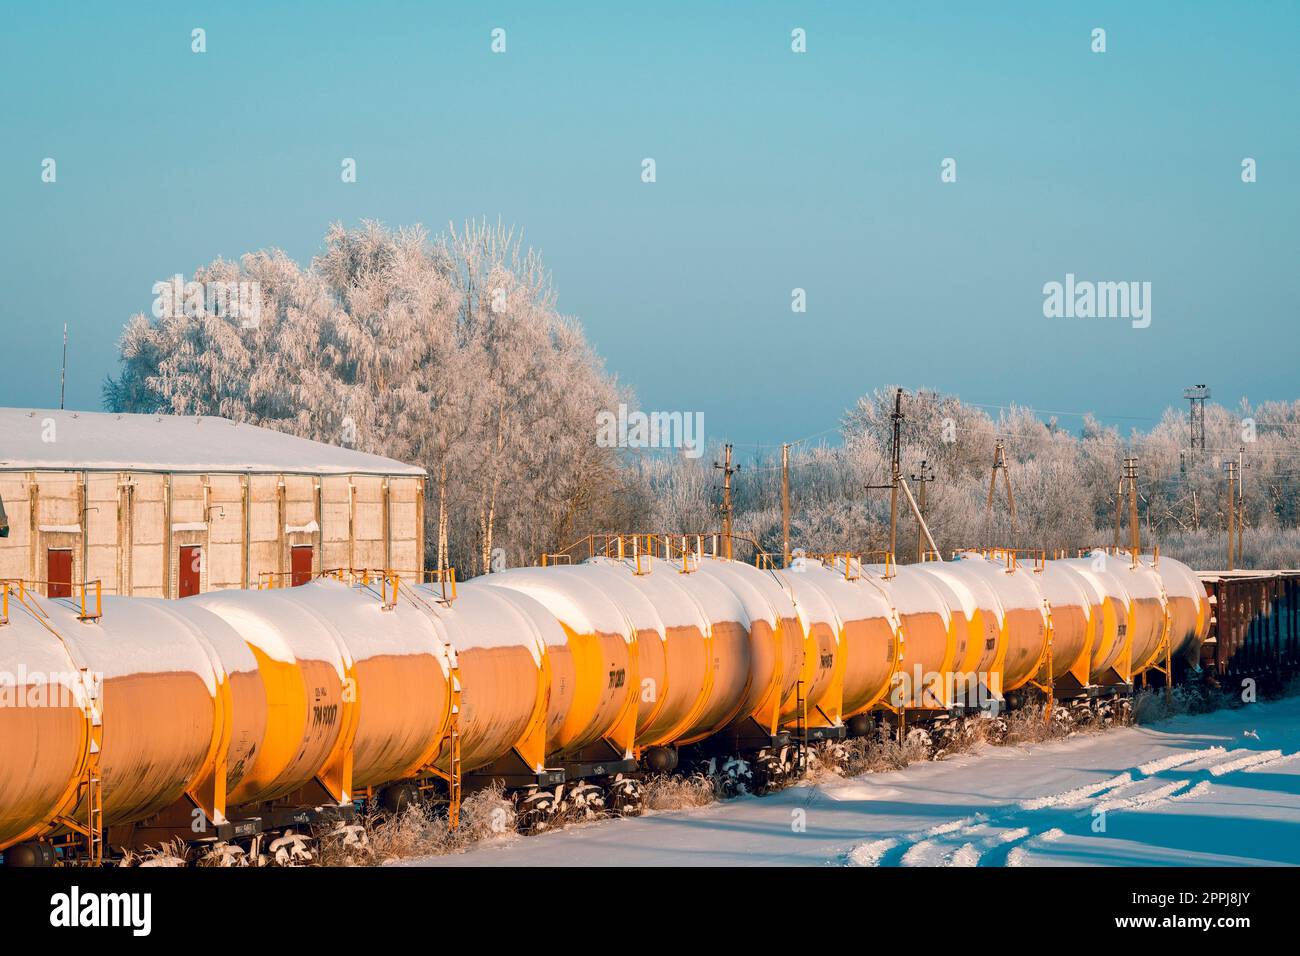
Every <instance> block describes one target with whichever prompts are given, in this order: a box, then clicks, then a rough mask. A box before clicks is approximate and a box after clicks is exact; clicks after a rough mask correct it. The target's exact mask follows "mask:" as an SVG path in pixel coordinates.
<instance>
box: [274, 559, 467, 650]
mask: <svg viewBox="0 0 1300 956" xmlns="http://www.w3.org/2000/svg"><path fill="white" fill-rule="evenodd" d="M276 593H277V594H278V595H279V596H280V597H281V598H283V599H284V600H287V601H292V602H294V603H297V604H299V605H302V606H304V607H306V608H308V609H311V610H314V611H316V612H318V613H319V614H321V615H323V616H324V617H325V618H326V619H328V620H329V622H330V624H332V625H333V626H334V627H335V628H336V629H337V630H338V632H339V634H340V636H341V637H342V638H343V640H344V642H345V643H346V644H347V647H348V650H349V652H351V655H352V659H353V660H354V661H358V660H368V659H370V658H372V657H379V656H381V655H392V656H410V655H425V654H428V655H433V656H435V657H437V658H438V660H439V661H441V660H442V659H443V645H442V639H441V637H440V636H439V635H438V633H437V630H436V628H435V626H434V624H433V622H432V621H431V620H430V619H429V615H428V613H427V612H426V611H424V610H423V609H422V608H419V607H416V606H415V605H413V604H412V603H411V602H410V601H408V600H405V599H403V600H399V601H398V602H396V603H395V604H394V605H393V606H392V607H390V608H388V609H387V610H385V609H384V601H383V597H384V595H383V594H382V593H381V589H380V587H379V585H377V584H376V585H372V586H368V587H349V586H348V585H346V584H344V583H342V582H341V581H333V580H330V579H328V578H317V579H316V580H315V581H311V582H308V583H307V584H304V585H302V586H301V587H296V588H284V589H281V590H279V591H277V592H276Z"/></svg>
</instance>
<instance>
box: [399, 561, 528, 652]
mask: <svg viewBox="0 0 1300 956" xmlns="http://www.w3.org/2000/svg"><path fill="white" fill-rule="evenodd" d="M492 576H493V577H495V575H492ZM419 590H421V591H423V592H425V593H426V594H428V595H431V596H432V595H435V594H437V595H440V594H441V589H438V590H435V589H434V587H433V586H432V585H421V586H420V588H419ZM503 590H504V589H503V588H500V587H497V586H495V584H492V585H489V584H486V583H483V580H482V578H478V579H475V580H473V581H467V582H465V583H464V584H462V585H460V586H459V587H458V589H457V596H456V600H455V601H453V602H452V604H451V607H449V608H442V607H439V614H440V615H441V616H442V617H443V618H444V619H445V620H447V621H448V622H449V624H450V627H449V628H448V633H449V634H450V635H451V640H452V641H453V642H454V643H455V645H456V652H457V654H460V653H462V652H464V651H467V650H474V649H476V648H498V647H521V648H523V649H525V650H527V651H528V653H529V654H531V655H532V658H533V663H535V664H536V665H537V666H539V667H540V666H541V663H542V655H543V654H544V653H545V652H546V647H545V644H544V643H543V639H542V635H541V634H540V633H539V632H538V629H537V627H536V626H535V624H534V621H535V619H536V615H535V614H524V613H523V612H522V611H520V610H519V602H518V601H512V600H510V596H507V595H504V594H502V593H501V592H502V591H503ZM514 597H516V598H518V597H520V595H514Z"/></svg>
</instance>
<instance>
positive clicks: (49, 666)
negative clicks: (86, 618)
mask: <svg viewBox="0 0 1300 956" xmlns="http://www.w3.org/2000/svg"><path fill="white" fill-rule="evenodd" d="M3 634H4V640H3V641H0V702H4V701H6V700H8V701H13V702H15V703H18V704H19V705H20V706H21V705H22V704H23V703H25V702H28V701H33V700H41V699H40V698H33V697H30V696H26V693H27V690H26V689H27V688H31V687H39V686H41V685H45V684H48V685H50V686H51V687H52V688H53V695H54V696H47V697H45V698H44V700H43V701H42V702H43V703H46V704H47V705H48V704H49V703H53V704H55V705H56V706H59V707H63V706H69V707H78V708H79V707H84V706H85V704H86V698H87V694H86V691H87V690H88V688H87V687H86V685H85V681H84V680H83V679H82V677H81V675H80V673H79V672H78V668H77V664H76V662H74V661H73V659H72V658H71V657H69V656H68V653H67V651H65V650H64V648H63V644H62V643H61V642H60V641H59V639H58V638H57V637H55V636H54V635H53V634H51V633H50V632H49V631H48V630H46V629H45V626H44V625H43V624H41V622H40V621H39V620H37V619H36V617H35V615H34V614H32V612H31V611H29V610H27V609H26V608H25V607H24V606H23V605H21V604H18V602H16V601H15V602H13V603H11V604H10V607H9V623H8V624H7V625H6V626H5V627H4V629H3ZM0 706H7V704H5V703H0Z"/></svg>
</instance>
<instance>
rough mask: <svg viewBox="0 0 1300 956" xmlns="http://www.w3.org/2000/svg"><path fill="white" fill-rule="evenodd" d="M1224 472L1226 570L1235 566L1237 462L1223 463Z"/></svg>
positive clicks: (1230, 569)
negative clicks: (1226, 507)
mask: <svg viewBox="0 0 1300 956" xmlns="http://www.w3.org/2000/svg"><path fill="white" fill-rule="evenodd" d="M1223 467H1224V470H1225V471H1226V472H1227V474H1228V570H1229V571H1232V570H1233V569H1235V568H1236V566H1237V561H1236V559H1237V528H1236V524H1237V467H1238V462H1235V461H1225V462H1224V463H1223Z"/></svg>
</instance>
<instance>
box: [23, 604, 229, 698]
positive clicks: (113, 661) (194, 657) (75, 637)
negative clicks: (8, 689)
mask: <svg viewBox="0 0 1300 956" xmlns="http://www.w3.org/2000/svg"><path fill="white" fill-rule="evenodd" d="M168 603H169V602H167V601H164V600H163V599H161V598H124V597H115V596H114V597H105V598H104V599H103V602H102V605H101V610H102V611H103V615H102V616H101V617H100V618H99V620H98V621H94V622H83V621H79V620H78V619H77V615H78V613H79V612H80V606H79V605H78V604H76V603H75V602H73V601H71V600H65V599H58V600H52V601H46V602H45V603H44V605H43V606H44V608H45V609H47V610H48V611H49V614H50V620H51V622H52V623H53V624H54V628H55V630H57V631H58V632H59V633H60V634H62V635H63V637H64V639H65V640H66V641H67V642H68V643H69V645H70V646H71V647H72V652H73V654H74V655H75V656H76V657H77V659H78V662H79V663H80V664H81V665H82V666H85V667H88V668H89V669H90V670H91V671H94V672H97V673H100V674H102V675H103V676H104V679H105V680H108V679H112V678H119V677H130V676H132V675H134V674H174V673H193V674H194V675H195V676H196V677H198V678H199V679H200V680H202V681H203V683H204V684H205V685H206V686H207V688H208V691H209V693H213V694H215V693H216V689H217V675H216V671H215V670H214V669H213V664H212V659H211V658H210V657H209V656H208V651H207V649H206V647H204V645H203V644H202V643H201V641H202V638H201V637H200V636H198V635H197V634H196V633H195V628H194V627H193V625H192V624H190V623H189V622H188V621H187V620H183V619H180V618H177V617H176V616H174V615H172V614H169V613H168V612H167V604H168ZM10 607H11V608H12V604H11V605H10Z"/></svg>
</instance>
